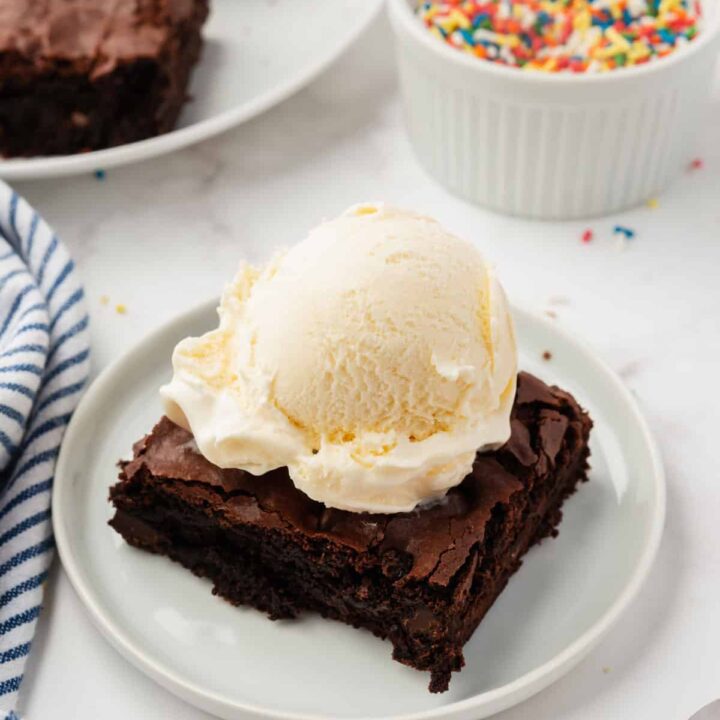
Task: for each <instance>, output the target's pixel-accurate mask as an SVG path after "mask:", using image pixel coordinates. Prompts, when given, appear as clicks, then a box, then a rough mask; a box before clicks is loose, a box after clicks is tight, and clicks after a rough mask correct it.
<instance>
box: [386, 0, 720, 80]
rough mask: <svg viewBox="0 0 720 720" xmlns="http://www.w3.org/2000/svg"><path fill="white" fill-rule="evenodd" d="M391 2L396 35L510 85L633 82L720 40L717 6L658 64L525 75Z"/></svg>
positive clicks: (399, 1) (397, 0)
mask: <svg viewBox="0 0 720 720" xmlns="http://www.w3.org/2000/svg"><path fill="white" fill-rule="evenodd" d="M387 2H388V8H389V11H390V17H391V20H392V21H393V26H394V28H395V32H396V33H398V32H399V31H400V29H402V31H404V32H405V33H406V34H407V35H409V36H410V37H412V39H413V40H414V41H415V42H416V43H420V44H421V45H423V46H424V47H426V48H427V49H428V50H430V52H434V53H436V54H437V55H438V56H439V57H441V58H442V59H443V60H445V61H448V62H451V63H455V64H457V65H459V66H462V67H466V68H468V69H469V70H470V71H471V72H477V73H479V74H484V73H488V74H489V75H490V76H492V75H493V74H494V75H495V76H496V77H497V78H500V79H503V80H506V81H508V82H523V83H527V82H531V83H545V84H567V85H579V84H600V83H602V84H607V83H611V82H620V81H623V80H624V81H627V80H632V79H634V78H639V77H642V76H645V77H650V76H652V75H656V74H657V73H662V72H666V71H669V69H670V68H671V67H674V66H675V65H677V64H679V63H682V62H685V61H686V60H689V59H690V58H692V57H693V56H695V55H697V53H699V52H700V51H701V50H702V49H704V48H705V47H706V46H707V45H708V44H710V43H713V42H715V43H716V44H717V41H718V40H720V7H714V8H713V12H712V13H711V15H710V16H708V15H706V14H705V13H703V23H704V27H703V29H702V31H701V32H700V33H698V36H697V39H695V40H693V41H692V42H690V43H688V44H687V45H686V46H685V47H682V48H680V49H678V50H675V51H673V52H672V53H671V54H670V55H668V56H667V57H664V58H661V59H659V60H657V61H655V62H650V63H645V64H643V65H636V66H634V67H629V68H622V69H618V70H615V71H610V72H604V73H549V72H547V73H545V72H521V71H520V70H519V69H518V68H513V67H507V66H505V65H501V64H499V63H494V62H490V61H487V60H481V59H479V58H475V57H469V56H468V55H467V54H466V53H463V52H460V51H458V50H456V49H454V48H451V47H449V46H448V45H447V44H446V43H443V42H439V40H438V39H437V38H436V37H434V36H433V35H431V34H430V33H429V32H428V31H427V29H426V28H425V27H423V25H422V23H421V22H420V21H419V19H418V17H417V15H416V14H415V13H414V12H413V11H412V9H411V7H410V2H409V0H387ZM718 3H720V0H705V1H704V3H703V5H704V6H707V5H710V4H718ZM717 51H718V48H716V49H715V52H717Z"/></svg>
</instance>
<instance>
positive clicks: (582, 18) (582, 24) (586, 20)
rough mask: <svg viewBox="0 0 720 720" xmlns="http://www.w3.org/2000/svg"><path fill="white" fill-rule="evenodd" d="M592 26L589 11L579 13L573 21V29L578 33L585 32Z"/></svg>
mask: <svg viewBox="0 0 720 720" xmlns="http://www.w3.org/2000/svg"><path fill="white" fill-rule="evenodd" d="M591 25H592V15H591V14H590V11H589V10H583V11H582V12H579V13H578V14H577V15H576V16H575V19H574V20H573V27H574V28H575V30H577V31H578V32H585V31H586V30H588V29H589V28H590V26H591Z"/></svg>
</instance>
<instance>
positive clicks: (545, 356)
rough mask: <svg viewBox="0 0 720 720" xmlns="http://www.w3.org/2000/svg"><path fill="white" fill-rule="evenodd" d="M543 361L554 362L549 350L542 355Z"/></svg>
mask: <svg viewBox="0 0 720 720" xmlns="http://www.w3.org/2000/svg"><path fill="white" fill-rule="evenodd" d="M542 359H543V360H545V361H546V362H549V361H550V360H552V353H551V352H550V351H549V350H546V351H545V352H544V353H543V354H542Z"/></svg>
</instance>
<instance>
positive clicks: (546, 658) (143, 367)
mask: <svg viewBox="0 0 720 720" xmlns="http://www.w3.org/2000/svg"><path fill="white" fill-rule="evenodd" d="M214 307H215V304H214V303H213V304H205V305H202V306H200V307H199V308H197V309H195V310H193V311H191V312H189V313H186V314H184V315H182V316H180V317H178V318H177V319H175V320H173V321H172V322H170V323H167V324H166V325H164V326H163V327H161V328H160V329H158V330H157V331H156V332H155V333H153V334H151V335H149V336H148V337H147V338H146V339H144V340H143V341H142V342H141V343H140V344H139V345H137V346H136V347H135V349H133V350H132V351H130V353H128V354H127V355H126V356H125V357H124V358H121V359H120V360H119V361H117V362H116V363H115V364H113V365H112V366H110V367H109V368H108V369H107V370H105V371H104V372H103V373H102V375H101V376H100V377H99V378H98V379H97V380H96V381H95V383H94V384H93V386H92V387H91V388H90V389H89V390H88V392H87V394H86V395H85V397H84V399H83V401H82V402H81V404H80V406H79V407H78V409H77V411H76V412H75V415H74V417H73V419H72V422H71V423H70V427H69V428H68V431H67V434H66V436H65V441H64V443H63V447H62V451H61V454H60V458H59V461H58V465H57V470H56V478H55V488H54V495H53V523H54V528H55V536H56V541H57V546H58V550H59V552H60V556H61V558H62V561H63V565H64V567H65V570H66V572H67V573H68V576H69V578H70V580H71V582H72V584H73V586H74V588H75V590H76V591H77V593H78V595H79V597H80V599H81V600H82V602H83V603H84V604H85V606H86V608H87V610H88V611H89V613H90V615H91V617H92V619H93V621H94V622H95V624H96V625H97V627H98V628H99V629H100V631H101V632H102V633H103V634H104V635H105V637H106V638H107V639H108V640H109V641H110V642H111V643H112V644H113V645H114V646H115V647H116V648H117V649H118V650H119V651H120V652H121V653H122V654H123V655H124V656H125V657H126V658H127V659H128V660H130V661H131V662H132V663H133V664H135V665H136V666H137V667H139V668H140V669H141V670H142V671H143V672H145V673H147V674H148V675H149V676H150V677H152V678H154V679H155V680H156V681H157V682H159V683H160V684H161V685H163V686H164V687H166V688H167V689H168V690H170V691H171V692H174V693H175V694H177V695H179V696H180V697H182V698H184V699H185V700H187V701H188V702H190V703H192V704H194V705H196V706H197V707H200V708H203V709H204V710H207V711H209V712H212V713H215V714H217V715H219V716H220V717H223V718H228V719H232V720H259V719H260V718H273V719H276V720H341V719H342V718H352V719H354V720H359V719H360V718H362V719H363V720H370V719H372V720H379V719H380V718H382V719H383V720H400V719H402V720H430V719H439V718H443V719H445V720H448V719H450V718H452V719H454V720H479V718H484V717H487V716H488V715H491V714H493V713H495V712H498V711H499V710H502V709H505V708H507V707H510V706H511V705H513V704H516V703H518V702H520V701H522V700H524V699H525V698H527V697H530V696H531V695H532V694H534V693H536V692H538V691H539V690H541V689H542V688H544V687H546V686H547V685H549V684H550V683H551V682H553V681H554V680H557V679H558V678H559V677H561V676H562V675H563V674H564V673H566V672H567V671H568V670H570V669H571V668H572V667H573V666H574V665H575V664H576V663H577V662H578V661H579V660H580V659H582V658H583V657H584V656H585V655H586V654H587V653H588V652H589V651H590V650H591V649H592V647H593V646H594V645H595V644H596V643H597V642H598V641H599V639H600V638H601V637H602V636H603V635H604V634H605V633H606V632H607V631H608V630H609V629H610V627H611V626H612V624H613V623H614V621H615V620H617V618H618V617H619V615H620V614H621V613H622V611H623V610H624V609H625V608H626V607H627V606H628V604H629V603H630V601H631V600H632V599H633V597H634V596H635V594H636V593H637V591H638V589H639V587H640V585H641V583H642V582H643V580H644V579H645V576H646V575H647V572H648V570H649V568H650V565H651V563H652V560H653V558H654V556H655V553H656V550H657V547H658V544H659V540H660V535H661V532H662V526H663V520H664V514H665V482H664V477H663V471H662V466H661V462H660V459H659V455H658V453H657V450H656V448H655V446H654V443H653V440H652V438H651V436H650V434H649V432H648V429H647V427H646V425H645V422H644V420H643V419H642V417H641V415H640V413H639V410H638V408H637V405H636V403H635V401H634V399H633V398H632V396H631V395H630V393H629V392H628V391H627V390H626V389H625V387H624V386H623V385H622V383H621V382H620V380H619V379H618V378H617V377H616V376H615V375H614V374H613V373H612V372H611V371H610V370H609V369H608V368H607V367H606V366H605V365H604V364H603V363H602V362H601V361H599V360H597V359H596V358H595V356H594V355H593V354H592V353H591V352H590V351H589V350H587V349H586V348H584V347H583V346H581V345H580V344H578V343H577V341H576V340H574V339H573V338H571V337H570V336H568V335H566V334H565V333H563V332H561V331H560V330H559V329H558V328H557V327H556V326H555V325H553V324H551V323H550V322H548V321H546V320H541V319H539V318H536V317H534V316H532V315H530V314H527V313H525V312H522V311H519V310H515V312H514V314H515V319H516V325H517V331H518V340H519V345H520V352H521V365H522V367H523V368H524V369H526V370H529V371H531V372H535V373H536V374H538V375H540V376H541V377H542V378H543V379H545V380H547V381H549V382H555V383H557V384H560V385H562V386H563V387H565V388H567V389H568V390H570V391H571V392H573V393H574V394H575V395H576V396H577V397H578V399H579V400H580V402H581V403H582V404H583V405H584V406H585V407H587V408H588V409H589V410H590V412H591V415H592V417H593V419H594V421H595V429H594V430H593V434H592V451H593V455H592V472H591V480H590V482H589V483H587V484H585V485H583V486H581V487H580V489H579V491H578V492H577V493H576V494H575V495H574V496H572V497H571V498H570V499H569V500H568V501H567V503H566V505H565V506H564V507H565V512H564V519H563V522H562V524H561V526H560V535H559V537H558V538H556V539H553V540H548V541H545V542H543V543H542V545H541V546H539V547H535V548H533V549H532V550H531V551H530V552H529V553H528V555H527V556H526V558H525V562H524V564H523V566H522V568H521V569H520V570H519V571H518V572H517V573H516V574H515V575H514V576H513V577H512V578H511V580H510V582H509V584H508V587H507V588H506V589H505V591H504V592H503V593H502V595H501V596H500V597H499V598H498V600H497V601H496V603H495V605H494V606H493V607H492V608H491V610H490V612H489V613H488V615H487V616H486V618H485V619H484V620H483V622H482V623H481V625H480V627H479V628H478V630H477V631H476V632H475V634H474V635H473V637H472V638H471V640H470V641H469V642H468V644H467V645H466V646H465V658H466V661H467V664H466V667H465V668H464V670H463V671H462V672H461V673H456V674H454V675H453V678H452V681H451V684H450V691H449V692H447V693H444V694H441V695H431V694H429V693H428V691H427V684H428V681H429V675H428V674H427V673H421V672H417V671H415V670H412V669H410V668H407V667H405V666H403V665H400V664H399V663H396V662H394V661H392V660H391V657H390V655H391V649H392V648H391V645H390V644H389V643H387V642H383V641H381V640H379V639H377V638H375V637H373V636H372V635H371V634H370V633H368V632H365V631H359V630H355V629H353V628H350V627H347V626H345V625H342V624H340V623H336V622H331V621H328V620H323V619H321V618H319V617H316V616H306V617H303V618H302V619H300V620H296V621H283V622H271V621H270V620H268V619H267V618H266V617H265V616H264V615H263V614H261V613H259V612H257V611H255V610H252V609H248V608H236V607H233V606H231V605H230V604H229V603H226V602H224V601H223V600H221V599H220V598H217V597H215V596H213V595H212V594H211V592H210V591H211V584H210V582H209V581H206V580H201V579H199V578H196V577H195V576H194V575H192V574H191V573H190V572H189V571H187V570H185V569H184V568H182V567H180V566H179V565H176V564H175V563H173V562H171V561H170V560H168V559H166V558H164V557H159V556H153V555H149V554H147V553H144V552H142V551H139V550H136V549H134V548H131V547H129V546H128V545H126V544H125V542H124V541H123V540H122V539H121V538H120V536H119V535H117V534H116V533H115V532H114V531H113V530H111V529H110V528H109V527H108V525H107V520H108V519H109V518H110V516H111V507H110V505H109V503H108V501H107V495H108V488H109V486H110V485H111V484H112V483H114V482H115V479H116V476H117V470H116V467H115V464H116V462H117V460H118V459H119V458H120V457H127V456H128V455H129V452H130V447H131V445H132V443H133V442H134V441H135V440H137V439H138V438H140V437H141V436H142V435H143V434H144V433H146V432H147V431H148V430H149V429H150V428H151V427H152V425H153V424H154V423H155V422H156V421H157V419H158V418H159V417H160V415H161V408H160V403H159V401H158V397H157V389H158V387H159V386H160V385H161V384H162V383H163V382H164V381H166V380H167V379H168V377H169V373H170V355H171V351H172V349H173V347H174V345H175V343H176V342H177V341H178V340H179V339H181V338H182V337H185V336H187V335H196V334H199V333H201V332H204V331H206V330H207V329H210V328H212V327H214V326H215V325H216V324H217V318H216V315H215V312H214ZM545 351H550V352H551V353H552V360H550V361H544V360H543V359H542V355H543V353H544V352H545Z"/></svg>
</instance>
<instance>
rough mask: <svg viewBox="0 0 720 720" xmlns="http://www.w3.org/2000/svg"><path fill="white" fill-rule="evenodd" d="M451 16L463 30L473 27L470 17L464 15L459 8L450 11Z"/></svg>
mask: <svg viewBox="0 0 720 720" xmlns="http://www.w3.org/2000/svg"><path fill="white" fill-rule="evenodd" d="M450 17H451V18H452V19H453V20H455V23H456V24H457V27H460V28H462V29H463V30H467V29H468V28H469V27H472V25H471V23H470V20H469V19H468V17H467V16H466V15H463V14H462V13H461V12H460V11H459V10H453V11H452V12H451V13H450Z"/></svg>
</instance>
